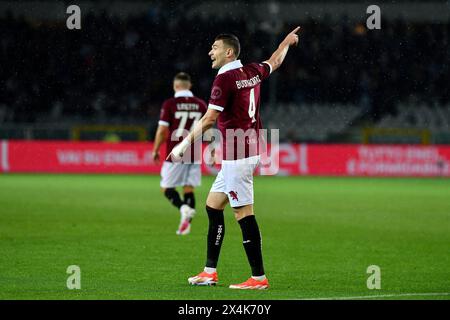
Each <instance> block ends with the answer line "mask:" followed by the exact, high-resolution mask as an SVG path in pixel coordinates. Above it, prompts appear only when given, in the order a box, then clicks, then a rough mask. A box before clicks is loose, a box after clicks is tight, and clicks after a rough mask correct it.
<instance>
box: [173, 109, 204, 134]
mask: <svg viewBox="0 0 450 320" xmlns="http://www.w3.org/2000/svg"><path fill="white" fill-rule="evenodd" d="M201 117H202V113H201V112H187V111H177V112H175V119H180V124H179V125H178V129H177V133H176V136H177V137H181V136H182V135H183V131H184V130H185V129H186V128H185V127H186V122H187V120H188V119H194V122H192V125H191V128H190V129H189V131H191V130H192V128H194V125H195V124H196V123H197V122H198V120H200V118H201Z"/></svg>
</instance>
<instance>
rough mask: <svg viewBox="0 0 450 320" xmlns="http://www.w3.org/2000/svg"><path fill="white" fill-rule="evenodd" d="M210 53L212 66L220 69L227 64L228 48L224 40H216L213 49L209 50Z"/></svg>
mask: <svg viewBox="0 0 450 320" xmlns="http://www.w3.org/2000/svg"><path fill="white" fill-rule="evenodd" d="M208 55H209V56H210V57H211V60H212V66H211V67H212V68H213V69H220V68H221V67H222V66H223V65H225V64H226V57H227V50H226V48H225V46H224V43H223V41H222V40H216V41H214V43H213V45H212V46H211V51H209V53H208Z"/></svg>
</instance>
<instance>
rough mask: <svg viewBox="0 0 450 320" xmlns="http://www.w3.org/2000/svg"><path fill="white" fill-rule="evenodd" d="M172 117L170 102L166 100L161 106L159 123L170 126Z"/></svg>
mask: <svg viewBox="0 0 450 320" xmlns="http://www.w3.org/2000/svg"><path fill="white" fill-rule="evenodd" d="M171 118H172V116H171V112H170V103H169V101H168V100H166V101H165V102H164V103H163V105H162V107H161V113H160V115H159V121H158V124H159V125H161V126H166V127H168V126H169V125H170V121H171Z"/></svg>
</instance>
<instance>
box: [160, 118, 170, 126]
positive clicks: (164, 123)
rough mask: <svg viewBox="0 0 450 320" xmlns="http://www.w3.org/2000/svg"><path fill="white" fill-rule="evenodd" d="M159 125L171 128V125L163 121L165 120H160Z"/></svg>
mask: <svg viewBox="0 0 450 320" xmlns="http://www.w3.org/2000/svg"><path fill="white" fill-rule="evenodd" d="M158 124H159V125H160V126H165V127H168V126H169V123H168V122H167V121H163V120H159V121H158Z"/></svg>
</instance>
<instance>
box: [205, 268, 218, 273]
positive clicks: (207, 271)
mask: <svg viewBox="0 0 450 320" xmlns="http://www.w3.org/2000/svg"><path fill="white" fill-rule="evenodd" d="M203 271H204V272H206V273H209V274H213V273H214V272H216V268H209V267H205V269H203Z"/></svg>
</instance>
